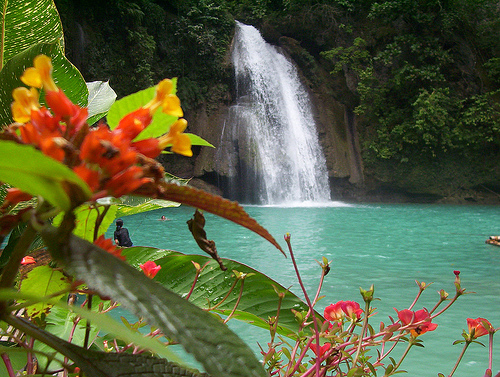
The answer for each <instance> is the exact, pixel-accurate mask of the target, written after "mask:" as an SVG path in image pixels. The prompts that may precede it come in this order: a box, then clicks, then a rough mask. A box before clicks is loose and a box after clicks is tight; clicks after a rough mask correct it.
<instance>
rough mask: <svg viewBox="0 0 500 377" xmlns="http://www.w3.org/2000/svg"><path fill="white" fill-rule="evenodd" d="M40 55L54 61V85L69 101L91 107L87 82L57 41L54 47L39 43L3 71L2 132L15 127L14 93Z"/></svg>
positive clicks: (0, 93) (0, 82)
mask: <svg viewBox="0 0 500 377" xmlns="http://www.w3.org/2000/svg"><path fill="white" fill-rule="evenodd" d="M40 54H44V55H47V56H49V57H50V58H51V59H52V65H53V67H54V72H53V77H54V81H55V82H56V83H57V85H58V86H59V87H60V88H61V89H62V90H63V91H64V93H65V94H66V95H67V96H68V98H69V99H70V100H71V101H72V102H73V103H76V104H78V105H80V106H87V98H88V90H87V85H86V84H85V80H84V79H83V77H82V75H81V73H80V72H79V71H78V70H77V69H76V67H75V66H73V64H71V62H70V61H69V60H68V59H66V57H65V56H64V53H63V51H62V49H61V47H60V45H59V42H58V41H57V40H56V41H53V42H52V43H39V44H36V45H33V46H31V47H30V48H29V49H27V50H24V51H22V52H20V53H18V54H17V55H15V56H14V57H12V59H10V60H9V61H8V62H7V63H6V64H5V66H4V67H3V69H2V70H1V71H0V128H1V127H2V126H5V125H7V124H10V123H12V114H11V111H10V104H11V103H12V90H14V88H17V87H19V86H23V83H22V82H21V80H20V79H19V77H20V76H21V75H22V73H23V72H24V69H25V68H26V67H31V66H33V59H34V58H35V57H36V56H37V55H40Z"/></svg>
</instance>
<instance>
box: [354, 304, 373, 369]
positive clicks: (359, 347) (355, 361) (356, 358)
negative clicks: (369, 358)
mask: <svg viewBox="0 0 500 377" xmlns="http://www.w3.org/2000/svg"><path fill="white" fill-rule="evenodd" d="M369 310H370V301H366V302H365V318H363V328H362V329H361V334H360V335H359V343H358V348H357V349H356V356H355V357H354V361H353V362H352V366H353V367H354V366H355V365H356V363H357V362H358V358H359V354H360V352H361V345H362V344H363V338H364V337H365V333H366V329H367V327H368V313H369Z"/></svg>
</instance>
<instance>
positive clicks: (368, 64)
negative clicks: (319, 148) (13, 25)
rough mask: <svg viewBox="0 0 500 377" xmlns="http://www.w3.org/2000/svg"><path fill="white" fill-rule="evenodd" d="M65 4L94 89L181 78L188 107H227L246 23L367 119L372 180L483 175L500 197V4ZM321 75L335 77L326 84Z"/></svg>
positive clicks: (285, 0)
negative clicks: (287, 50)
mask: <svg viewBox="0 0 500 377" xmlns="http://www.w3.org/2000/svg"><path fill="white" fill-rule="evenodd" d="M55 3H56V6H57V7H58V9H59V12H60V14H61V18H62V21H63V26H64V30H65V37H66V39H67V42H66V49H67V51H66V53H67V55H68V57H69V59H70V60H71V61H73V62H74V63H75V65H76V66H77V67H78V68H79V69H80V70H81V72H82V73H83V75H84V77H85V79H86V80H87V81H91V80H94V79H96V80H97V79H99V80H106V79H109V80H110V84H111V85H112V87H113V88H114V89H115V90H116V91H117V93H118V95H119V96H123V95H126V94H129V93H132V92H134V91H137V90H139V89H142V88H144V87H147V86H149V85H152V84H153V83H154V82H156V81H158V80H159V79H161V78H163V77H173V76H178V77H179V80H180V81H179V82H180V85H179V87H180V88H182V91H181V92H180V93H179V96H180V97H181V100H182V101H183V102H182V103H183V107H186V109H188V110H189V109H195V108H196V107H197V106H199V105H200V104H202V103H206V104H208V107H210V106H216V105H217V103H220V102H221V101H224V100H225V98H226V96H227V93H228V91H230V87H231V71H230V69H229V68H228V66H227V64H226V63H227V62H226V58H227V52H228V49H229V47H230V41H231V37H232V32H233V25H234V24H233V21H234V19H238V20H241V21H243V22H246V23H251V24H254V25H256V26H258V27H259V28H260V29H261V30H263V32H264V35H265V36H266V37H267V38H268V39H270V40H271V41H272V42H275V43H279V39H280V37H282V36H285V37H289V38H293V39H295V40H297V41H298V42H299V44H300V46H301V48H302V49H303V51H302V53H301V59H298V60H299V61H298V63H299V64H300V65H301V67H302V69H303V71H304V73H305V75H306V76H308V78H309V80H310V81H311V82H313V83H314V82H316V83H317V81H318V80H322V81H323V82H322V84H326V86H327V87H328V88H330V90H331V93H332V95H333V96H334V97H336V99H337V100H338V101H340V102H342V103H344V104H345V105H346V106H347V107H348V108H350V109H352V110H353V111H354V112H355V113H356V114H358V116H359V122H358V132H359V134H360V138H361V142H362V150H363V152H362V153H363V160H364V165H365V169H366V172H367V174H370V173H371V174H374V175H376V176H378V177H379V178H380V179H382V180H383V179H385V178H384V176H393V178H394V176H396V177H397V176H398V175H399V179H400V180H404V179H405V175H407V172H408V171H409V170H412V171H413V172H414V171H415V168H416V167H417V166H420V167H421V170H419V171H418V172H417V173H415V174H417V175H418V174H422V175H423V174H425V173H424V172H425V171H426V170H427V168H429V167H436V166H439V169H440V170H439V171H440V172H441V173H440V175H442V178H443V179H447V177H448V176H449V175H453V174H456V170H457V167H460V168H463V169H464V173H463V175H464V177H463V184H464V185H466V186H473V185H474V181H475V180H476V179H478V178H477V177H481V178H480V179H478V181H481V182H485V181H488V180H489V181H490V183H491V186H490V189H493V190H495V189H497V188H499V187H500V181H499V179H498V176H499V174H498V172H499V168H498V166H499V164H498V162H499V160H500V159H499V157H500V153H499V152H498V151H499V149H500V148H499V146H500V137H499V136H500V106H499V98H500V39H499V38H498V35H500V7H499V6H498V2H497V1H494V0H425V1H417V0H388V1H381V0H379V1H375V0H244V1H230V0H224V1H223V0H220V1H211V0H184V1H182V0H177V1H175V0H170V1H169V0H129V1H126V0H111V1H109V2H107V3H106V6H102V3H100V2H97V1H95V0H82V1H79V2H72V1H69V0H56V1H55ZM318 67H319V68H321V69H324V70H327V71H328V72H330V74H329V75H328V76H326V77H325V76H321V77H319V76H318V75H316V74H315V72H316V69H318ZM346 93H347V95H346ZM464 161H468V162H469V163H466V164H464ZM417 170H418V169H417ZM488 176H491V179H489V178H488ZM388 179H392V178H388ZM396 179H398V178H396ZM433 179H434V178H433Z"/></svg>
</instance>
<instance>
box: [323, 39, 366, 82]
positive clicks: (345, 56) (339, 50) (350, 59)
mask: <svg viewBox="0 0 500 377" xmlns="http://www.w3.org/2000/svg"><path fill="white" fill-rule="evenodd" d="M321 55H322V56H324V57H325V58H327V59H330V60H332V61H333V62H334V64H335V65H334V69H333V70H332V71H331V72H330V73H331V74H337V73H340V72H341V71H342V68H343V67H344V66H348V67H349V68H350V69H352V70H354V71H355V72H357V73H359V72H360V71H361V70H363V69H364V67H366V65H367V64H368V62H369V60H370V54H369V52H368V51H367V50H366V41H365V40H364V39H362V38H360V37H357V38H355V39H354V42H353V44H352V46H350V47H347V48H344V47H336V48H334V49H332V50H329V51H324V52H322V53H321Z"/></svg>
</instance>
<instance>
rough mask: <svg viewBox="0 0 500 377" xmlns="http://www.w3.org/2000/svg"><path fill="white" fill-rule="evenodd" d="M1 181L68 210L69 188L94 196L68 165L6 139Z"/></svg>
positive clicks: (0, 148) (0, 154) (0, 147)
mask: <svg viewBox="0 0 500 377" xmlns="http://www.w3.org/2000/svg"><path fill="white" fill-rule="evenodd" d="M13 156H15V158H13ZM0 181H2V182H6V183H8V184H10V185H12V186H13V187H18V188H19V189H21V190H22V191H24V192H27V193H29V194H31V195H34V196H36V195H41V196H42V197H43V198H45V200H47V201H48V202H49V203H51V204H52V205H53V206H55V207H59V208H61V209H62V210H64V211H66V210H68V209H69V206H70V198H69V196H68V192H67V191H66V190H67V189H68V188H70V187H71V188H72V189H71V191H72V192H74V193H77V194H78V195H83V197H90V196H91V194H92V193H91V192H90V189H89V187H88V186H87V184H86V183H85V182H84V181H83V180H82V179H81V178H80V177H79V176H78V175H76V174H75V173H74V172H73V171H72V170H71V169H69V168H68V167H67V166H65V165H63V164H61V163H59V162H58V161H56V160H54V159H52V158H50V157H48V156H45V155H44V154H43V153H42V152H40V151H38V150H36V149H35V148H33V147H32V146H30V145H22V144H16V143H14V142H11V141H4V140H0Z"/></svg>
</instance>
